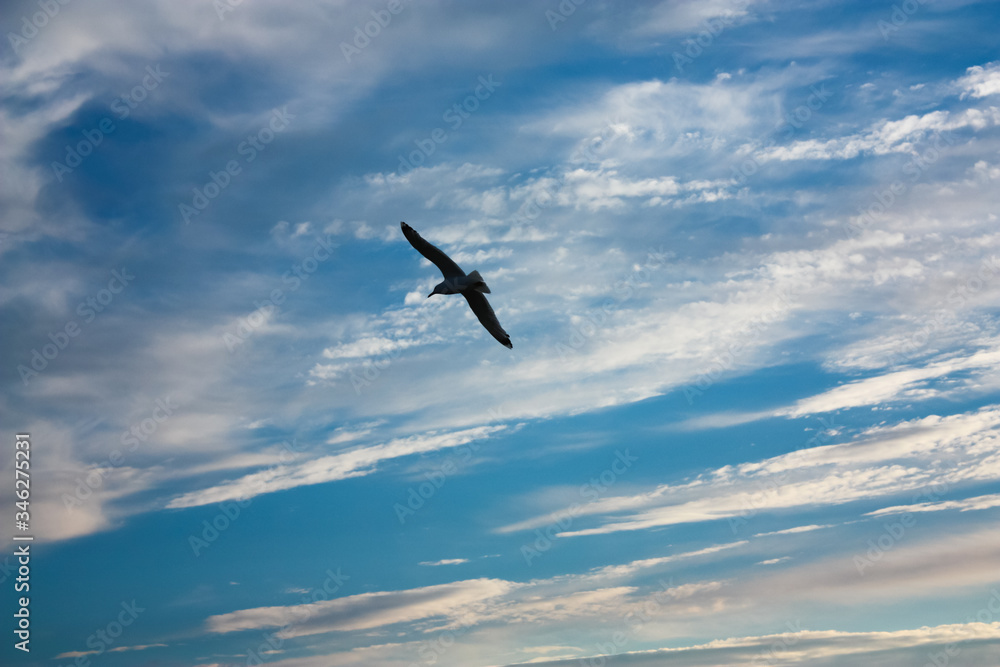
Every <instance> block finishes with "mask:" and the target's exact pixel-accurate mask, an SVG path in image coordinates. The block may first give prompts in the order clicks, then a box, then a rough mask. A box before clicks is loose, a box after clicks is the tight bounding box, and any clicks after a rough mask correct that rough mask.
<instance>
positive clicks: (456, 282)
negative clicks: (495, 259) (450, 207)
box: [399, 222, 514, 349]
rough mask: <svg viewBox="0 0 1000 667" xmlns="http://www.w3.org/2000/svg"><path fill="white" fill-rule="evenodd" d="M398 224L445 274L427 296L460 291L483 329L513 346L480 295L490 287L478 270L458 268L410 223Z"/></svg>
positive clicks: (412, 241) (415, 246)
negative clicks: (466, 271) (469, 271)
mask: <svg viewBox="0 0 1000 667" xmlns="http://www.w3.org/2000/svg"><path fill="white" fill-rule="evenodd" d="M399 225H400V227H402V228H403V236H405V237H406V240H407V241H409V242H410V245H412V246H413V247H414V248H416V249H417V252H419V253H420V254H421V255H423V256H424V257H426V258H427V259H429V260H430V261H431V263H432V264H434V265H435V266H436V267H438V268H439V269H441V273H442V274H443V275H444V280H443V281H442V282H441V283H440V284H438V285H437V286H436V287H435V288H434V291H433V292H431V293H430V294H428V295H427V298H430V297H432V296H434V295H435V294H461V295H462V296H464V297H465V300H466V301H468V302H469V307H470V308H472V312H474V313H475V314H476V317H478V318H479V322H480V323H481V324H482V325H483V326H484V327H486V330H487V331H489V332H490V333H491V334H493V337H494V338H496V339H497V340H498V341H500V344H501V345H503V346H505V347H508V348H510V349H513V348H514V345H513V344H512V343H511V342H510V336H508V335H507V332H506V331H504V330H503V327H502V326H500V322H499V321H498V320H497V316H496V313H494V312H493V308H492V307H490V302H489V301H487V300H486V297H485V296H483V294H489V293H490V288H489V287H487V286H486V283H485V281H483V277H482V276H481V275H479V271H473V272H472V273H469V274H466V273H465V271H463V270H462V269H461V268H459V266H458V264H456V263H455V262H454V261H452V259H451V257H448V255H446V254H444V253H443V252H441V249H440V248H438V247H436V246H434V245H432V244H430V243H428V242H427V241H425V240H424V238H423V237H422V236H420V234H417V232H416V230H414V229H413V227H410V226H409V225H408V224H406V223H405V222H400V223H399Z"/></svg>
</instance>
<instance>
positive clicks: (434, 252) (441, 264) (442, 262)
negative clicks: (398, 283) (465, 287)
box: [399, 222, 503, 335]
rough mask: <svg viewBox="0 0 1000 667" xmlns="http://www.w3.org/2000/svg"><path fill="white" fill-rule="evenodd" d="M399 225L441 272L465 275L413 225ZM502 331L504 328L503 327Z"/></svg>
mask: <svg viewBox="0 0 1000 667" xmlns="http://www.w3.org/2000/svg"><path fill="white" fill-rule="evenodd" d="M399 226H400V227H402V228H403V236H405V237H406V240H407V241H409V242H410V245H411V246H413V247H414V248H416V249H417V252H419V253H420V254H421V255H423V256H424V257H426V258H427V259H429V260H430V261H431V262H433V264H434V265H435V266H436V267H438V268H439V269H441V273H443V274H444V277H445V278H446V279H450V278H461V277H462V276H464V275H465V271H463V270H462V269H460V268H459V266H458V264H456V263H455V262H453V261H452V259H451V257H448V255H446V254H444V253H443V252H441V249H440V248H438V247H437V246H435V245H433V244H431V243H428V242H427V241H425V240H424V237H422V236H421V235H420V234H417V232H416V230H415V229H413V227H410V226H409V225H408V224H406V223H405V222H400V223H399ZM487 307H489V304H487ZM491 312H492V311H491ZM497 326H499V325H497ZM487 328H488V327H487ZM501 331H503V330H502V329H501ZM494 335H496V334H494Z"/></svg>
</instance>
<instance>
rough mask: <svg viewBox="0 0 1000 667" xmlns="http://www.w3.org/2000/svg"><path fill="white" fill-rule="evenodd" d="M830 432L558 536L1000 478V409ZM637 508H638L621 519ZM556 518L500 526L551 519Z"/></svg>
mask: <svg viewBox="0 0 1000 667" xmlns="http://www.w3.org/2000/svg"><path fill="white" fill-rule="evenodd" d="M829 437H830V436H828V435H826V436H824V435H820V436H814V437H813V438H812V439H811V441H810V442H809V443H807V445H806V447H805V448H802V449H798V450H796V451H793V452H791V453H788V454H782V455H779V456H774V457H771V458H768V459H764V460H762V461H759V462H754V463H743V464H740V465H738V466H726V467H724V468H721V469H717V470H714V471H707V472H706V473H704V474H703V475H701V476H699V477H698V478H697V479H695V480H693V481H689V482H686V483H683V484H676V485H659V486H656V487H654V488H651V489H649V490H647V491H645V492H643V493H639V494H636V495H631V496H608V497H605V498H601V499H599V500H596V501H593V502H591V503H588V504H586V505H583V506H582V507H579V508H577V510H576V512H575V515H576V516H577V517H584V516H597V517H603V518H601V519H599V520H598V521H597V525H596V526H591V527H580V528H578V527H576V526H578V525H579V523H580V520H579V519H578V520H577V521H576V522H575V523H574V527H573V529H572V530H564V531H563V532H560V533H558V535H559V536H560V537H581V536H588V535H605V534H609V533H615V532H619V531H634V530H648V529H652V528H658V527H663V526H674V525H678V524H683V523H693V522H702V521H720V520H728V521H729V523H730V525H731V526H732V527H734V529H736V528H739V527H740V526H741V525H743V524H745V523H747V517H752V516H756V515H757V514H759V513H761V512H770V511H776V510H788V509H792V508H798V509H806V508H815V507H830V506H833V505H839V504H844V503H848V502H855V501H859V500H867V501H871V500H872V499H874V498H879V497H892V496H895V495H898V494H902V493H907V492H911V493H920V492H921V491H923V492H925V493H932V492H931V491H930V490H929V489H932V488H933V489H937V488H939V486H936V485H940V487H941V488H950V487H952V486H957V485H968V484H972V483H981V482H984V481H995V480H998V479H1000V456H997V455H996V453H995V452H994V451H993V450H992V449H991V443H995V442H996V441H997V440H998V439H1000V406H990V407H987V408H983V409H981V410H978V411H974V412H968V413H963V414H959V415H953V416H949V417H938V416H930V417H926V418H922V419H916V420H912V421H907V422H902V423H899V424H894V425H891V426H883V427H874V428H871V429H868V430H867V431H865V432H864V433H862V434H861V435H860V436H859V437H857V438H856V439H854V440H853V441H850V442H847V443H844V444H824V443H825V442H826V441H827V439H828V438H829ZM934 493H936V491H935V492H934ZM563 511H565V510H563ZM628 511H632V512H633V514H631V515H627V514H626V515H624V516H623V515H622V513H623V512H628ZM551 516H552V514H545V515H540V516H538V517H535V518H533V519H529V520H526V521H521V522H518V523H515V524H511V525H509V526H506V527H504V528H502V529H501V531H513V530H525V529H528V528H530V527H533V526H536V525H544V522H546V521H547V520H549V519H550V518H551ZM540 522H543V523H540ZM801 530H802V529H801V528H799V529H792V530H789V531H785V532H799V531H801Z"/></svg>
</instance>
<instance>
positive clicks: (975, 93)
mask: <svg viewBox="0 0 1000 667" xmlns="http://www.w3.org/2000/svg"><path fill="white" fill-rule="evenodd" d="M966 71H967V72H968V73H967V74H966V75H965V76H964V77H962V78H961V79H959V80H958V81H957V83H958V86H959V87H960V88H961V89H962V91H963V92H962V95H963V97H964V96H965V95H969V96H971V97H974V98H980V97H987V96H989V95H996V94H997V93H1000V62H992V63H987V64H986V65H982V66H981V65H976V66H974V67H970V68H969V69H968V70H966Z"/></svg>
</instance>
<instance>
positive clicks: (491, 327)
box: [462, 289, 514, 349]
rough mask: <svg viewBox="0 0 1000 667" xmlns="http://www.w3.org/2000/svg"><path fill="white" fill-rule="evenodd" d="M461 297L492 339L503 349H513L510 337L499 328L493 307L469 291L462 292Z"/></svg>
mask: <svg viewBox="0 0 1000 667" xmlns="http://www.w3.org/2000/svg"><path fill="white" fill-rule="evenodd" d="M462 296H464V297H465V300H466V301H468V302H469V306H470V307H471V308H472V312H474V313H475V314H476V317H478V318H479V322H480V323H481V324H482V325H483V326H484V327H486V330H487V331H489V332H490V333H491V334H493V337H494V338H496V339H497V340H498V341H500V343H501V344H502V345H503V346H504V347H509V348H510V349H514V345H513V343H511V342H510V336H508V335H507V332H506V331H504V330H503V327H502V326H500V321H499V320H498V319H497V315H496V313H494V312H493V307H492V306H490V302H489V301H487V300H486V297H485V296H483V295H482V294H481V293H480V292H477V291H475V290H471V289H470V290H465V291H464V292H462Z"/></svg>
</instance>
